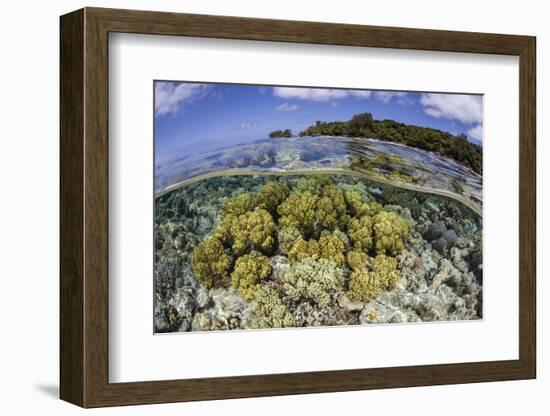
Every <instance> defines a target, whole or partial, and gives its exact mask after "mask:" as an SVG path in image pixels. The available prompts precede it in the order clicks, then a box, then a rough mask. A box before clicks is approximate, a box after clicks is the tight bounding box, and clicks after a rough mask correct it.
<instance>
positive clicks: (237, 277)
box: [231, 251, 271, 300]
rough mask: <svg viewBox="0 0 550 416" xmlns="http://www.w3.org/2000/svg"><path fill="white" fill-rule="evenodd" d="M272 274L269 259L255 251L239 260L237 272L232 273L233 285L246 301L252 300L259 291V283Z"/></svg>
mask: <svg viewBox="0 0 550 416" xmlns="http://www.w3.org/2000/svg"><path fill="white" fill-rule="evenodd" d="M270 274H271V265H270V264H269V259H268V258H267V257H266V256H264V255H263V254H260V253H258V252H257V251H253V252H251V253H250V254H245V255H244V256H241V257H239V258H238V259H237V261H236V262H235V270H233V272H232V273H231V284H232V286H233V287H234V288H235V289H237V290H238V291H239V293H240V294H241V296H242V297H243V298H244V299H247V300H250V299H251V298H252V296H253V295H254V292H255V291H256V289H258V283H259V282H260V281H262V280H264V279H266V278H267V277H268V276H269V275H270Z"/></svg>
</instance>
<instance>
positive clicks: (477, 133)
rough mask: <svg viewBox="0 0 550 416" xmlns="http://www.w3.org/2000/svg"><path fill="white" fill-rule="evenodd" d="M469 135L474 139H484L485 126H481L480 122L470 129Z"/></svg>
mask: <svg viewBox="0 0 550 416" xmlns="http://www.w3.org/2000/svg"><path fill="white" fill-rule="evenodd" d="M468 136H470V137H471V138H472V139H475V140H479V141H482V140H483V128H482V127H481V124H478V125H477V126H475V127H472V128H471V129H470V130H468Z"/></svg>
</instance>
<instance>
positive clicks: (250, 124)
mask: <svg viewBox="0 0 550 416" xmlns="http://www.w3.org/2000/svg"><path fill="white" fill-rule="evenodd" d="M239 127H240V128H241V129H242V130H245V129H250V128H252V127H256V123H247V122H244V123H241V125H240V126H239Z"/></svg>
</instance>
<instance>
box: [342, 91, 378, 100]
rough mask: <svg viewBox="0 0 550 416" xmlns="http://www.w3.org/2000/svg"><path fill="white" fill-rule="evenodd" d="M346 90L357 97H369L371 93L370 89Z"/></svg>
mask: <svg viewBox="0 0 550 416" xmlns="http://www.w3.org/2000/svg"><path fill="white" fill-rule="evenodd" d="M348 92H349V94H350V95H352V96H353V97H355V98H357V99H363V98H369V97H370V96H371V94H372V91H364V90H350V91H348Z"/></svg>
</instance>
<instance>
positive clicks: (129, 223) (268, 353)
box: [60, 8, 536, 407]
mask: <svg viewBox="0 0 550 416" xmlns="http://www.w3.org/2000/svg"><path fill="white" fill-rule="evenodd" d="M60 53H61V178H60V180H61V273H60V274H61V276H60V278H61V305H60V323H61V351H60V358H61V368H60V370H61V387H60V395H61V398H62V399H63V400H66V401H69V402H71V403H74V404H77V405H79V406H82V407H101V406H115V405H128V404H146V403H162V402H177V401H190V400H211V399H223V398H237V397H257V396H267V395H286V394H303V393H319V392H336V391H349V390H362V389H376V388H397V387H410V386H421V385H436V384H454V383H473V382H486V381H499V380H516V379H528V378H535V376H536V333H535V318H536V317H535V310H536V305H535V299H536V291H535V283H536V276H535V248H536V246H535V244H536V237H535V221H536V212H535V199H536V194H535V183H536V181H535V160H536V152H535V113H536V97H535V38H534V37H529V36H517V35H500V34H485V33H466V32H451V31H434V30H421V29H403V28H389V27H374V26H360V25H342V24H329V23H314V22H295V21H282V20H265V19H251V18H240V17H225V16H205V15H189V14H174V13H159V12H146V11H129V10H113V9H98V8H85V9H82V10H78V11H75V12H72V13H70V14H67V15H65V16H62V17H61V50H60Z"/></svg>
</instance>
